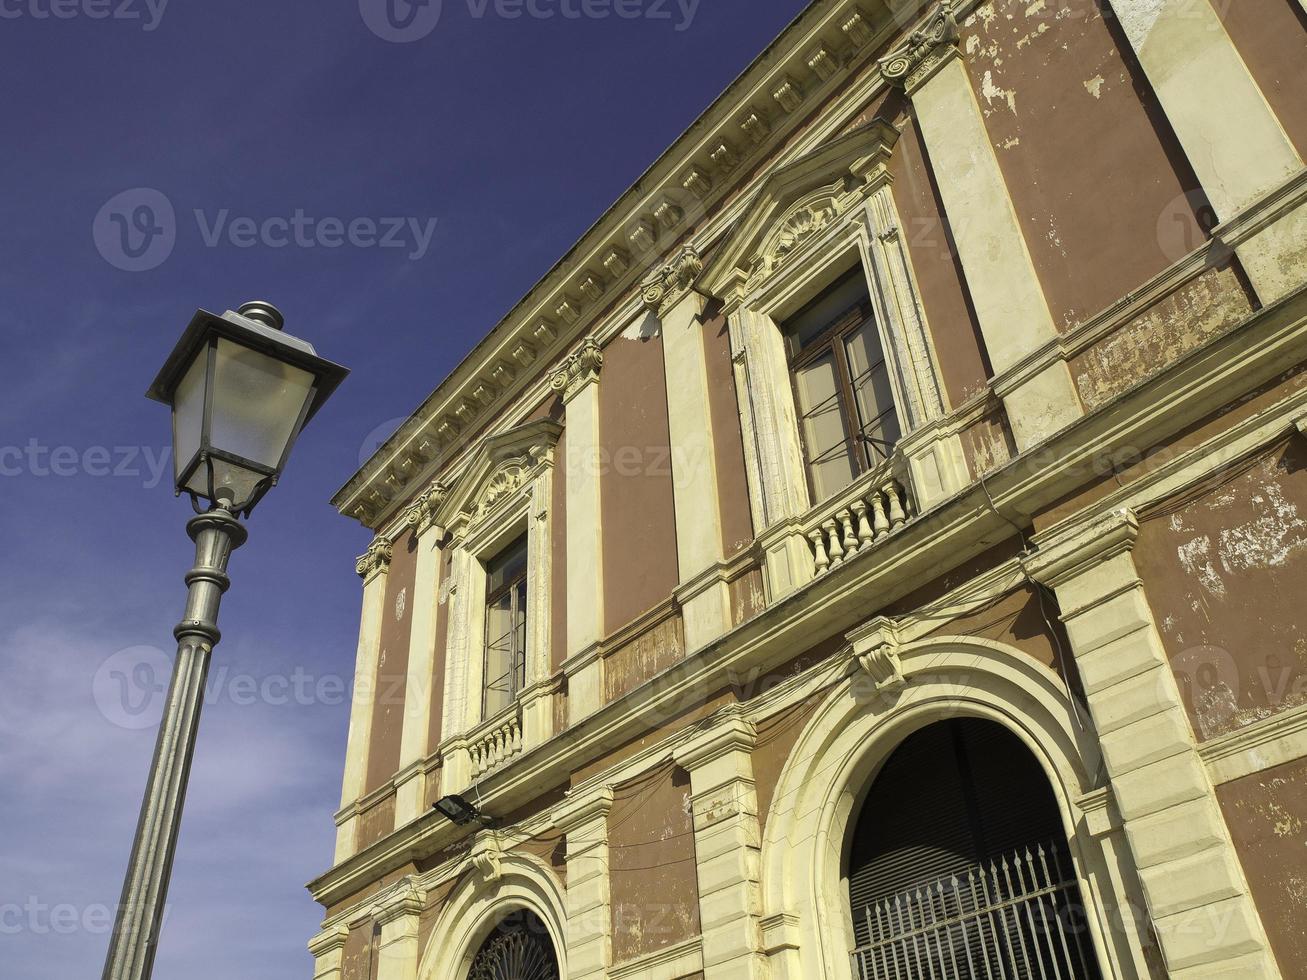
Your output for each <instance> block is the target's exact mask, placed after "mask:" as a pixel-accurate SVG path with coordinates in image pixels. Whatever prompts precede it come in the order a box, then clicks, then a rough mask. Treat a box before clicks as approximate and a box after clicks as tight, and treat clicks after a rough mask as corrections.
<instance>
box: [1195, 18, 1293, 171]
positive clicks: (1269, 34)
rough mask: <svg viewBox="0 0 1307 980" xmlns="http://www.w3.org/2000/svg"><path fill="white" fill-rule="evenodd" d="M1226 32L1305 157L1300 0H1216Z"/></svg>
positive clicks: (1281, 123) (1290, 137) (1286, 130)
mask: <svg viewBox="0 0 1307 980" xmlns="http://www.w3.org/2000/svg"><path fill="white" fill-rule="evenodd" d="M1212 6H1213V7H1215V8H1216V12H1217V15H1218V16H1219V17H1220V18H1221V22H1222V23H1223V24H1225V30H1226V32H1227V33H1228V34H1229V35H1230V39H1231V40H1232V41H1234V46H1235V47H1236V48H1237V49H1238V51H1239V54H1240V55H1241V56H1242V57H1243V60H1244V63H1245V64H1246V65H1247V66H1248V70H1249V71H1250V72H1251V73H1252V76H1253V80H1254V81H1255V82H1257V86H1258V87H1259V88H1260V89H1261V90H1262V93H1263V94H1264V95H1265V96H1266V101H1267V102H1268V103H1270V106H1271V108H1272V109H1273V110H1274V111H1275V114H1276V115H1277V116H1279V117H1280V125H1281V126H1283V127H1284V131H1285V132H1286V133H1288V134H1289V139H1291V140H1293V142H1294V145H1295V146H1297V148H1298V153H1299V155H1301V156H1307V15H1304V13H1303V9H1302V7H1301V5H1299V3H1298V0H1216V2H1215V3H1213V5H1212Z"/></svg>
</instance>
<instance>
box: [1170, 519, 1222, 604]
mask: <svg viewBox="0 0 1307 980" xmlns="http://www.w3.org/2000/svg"><path fill="white" fill-rule="evenodd" d="M1177 555H1178V557H1179V559H1180V566H1181V567H1182V568H1183V569H1184V570H1185V571H1186V572H1188V573H1189V575H1190V577H1192V578H1196V579H1197V580H1198V584H1199V585H1201V586H1202V587H1203V588H1204V589H1205V590H1206V591H1207V592H1208V593H1210V594H1211V595H1214V596H1223V595H1225V583H1224V582H1223V581H1221V576H1220V575H1219V574H1218V573H1217V571H1216V566H1215V565H1213V564H1212V539H1211V538H1209V537H1208V536H1207V535H1205V534H1204V535H1201V536H1199V537H1197V538H1194V539H1193V540H1192V541H1188V542H1186V543H1185V544H1182V545H1180V547H1179V548H1178V549H1177Z"/></svg>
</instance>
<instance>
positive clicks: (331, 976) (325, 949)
mask: <svg viewBox="0 0 1307 980" xmlns="http://www.w3.org/2000/svg"><path fill="white" fill-rule="evenodd" d="M348 939H349V929H348V928H347V927H346V926H332V927H331V928H330V929H324V930H323V931H322V932H320V933H318V934H317V935H316V936H314V937H313V938H312V939H310V940H309V952H310V953H311V954H312V955H313V980H341V967H342V963H341V961H342V960H343V959H344V954H345V943H346V941H347V940H348Z"/></svg>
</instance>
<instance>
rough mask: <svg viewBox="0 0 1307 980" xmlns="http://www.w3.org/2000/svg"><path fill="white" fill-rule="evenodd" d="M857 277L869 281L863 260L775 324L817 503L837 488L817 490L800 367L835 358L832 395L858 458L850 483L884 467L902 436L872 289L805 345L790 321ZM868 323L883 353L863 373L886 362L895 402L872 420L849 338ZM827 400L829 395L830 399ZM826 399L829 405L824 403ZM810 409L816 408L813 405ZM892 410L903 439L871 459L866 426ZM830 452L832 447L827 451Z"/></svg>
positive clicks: (854, 457) (852, 453)
mask: <svg viewBox="0 0 1307 980" xmlns="http://www.w3.org/2000/svg"><path fill="white" fill-rule="evenodd" d="M854 276H857V277H860V281H861V282H863V283H864V285H865V282H866V279H865V277H866V272H865V269H864V267H863V266H862V265H861V263H860V262H859V264H856V265H854V266H853V267H852V268H851V269H850V270H849V271H848V272H846V273H844V274H843V275H840V276H837V277H835V278H834V279H833V280H831V281H830V282H829V283H827V284H826V285H825V286H824V287H822V288H821V289H820V290H819V291H818V292H817V293H815V294H814V295H813V296H812V298H811V299H809V300H808V301H807V303H805V304H804V306H803V307H801V308H799V309H798V310H796V311H795V312H794V313H792V314H791V315H790V316H788V317H786V318H784V319H783V320H781V321H780V322H779V323H777V327H778V329H779V330H780V333H781V336H782V339H783V342H784V345H785V355H786V365H787V367H788V370H789V375H790V387H791V393H792V394H793V397H794V407H795V416H796V419H797V421H798V426H799V433H798V435H799V443H800V446H801V447H802V453H803V463H804V476H805V477H806V479H807V485H808V494H809V499H810V500H811V501H812V502H813V503H814V504H819V503H821V501H822V499H828V498H829V497H830V496H833V495H834V494H835V493H839V490H835V491H834V492H833V493H832V494H828V495H827V496H826V498H822V497H821V495H820V494H819V493H818V491H817V486H816V479H815V475H814V472H813V469H814V464H815V463H816V462H817V460H816V459H814V458H813V455H812V452H811V450H810V449H809V446H808V435H807V431H806V429H807V426H806V425H805V422H806V420H807V418H808V416H809V415H810V414H811V411H809V412H805V411H804V410H803V408H802V404H803V400H802V397H801V394H800V391H799V372H800V371H801V370H802V369H803V368H805V367H810V366H812V365H813V364H815V363H816V362H818V361H820V360H821V359H822V358H823V357H825V356H827V355H828V354H829V355H830V356H831V359H832V361H833V363H834V371H835V380H836V392H835V395H834V396H832V397H834V398H836V399H837V403H838V408H839V411H840V418H841V421H842V422H843V424H844V446H845V449H846V450H847V452H848V454H849V458H850V459H851V460H853V462H854V473H853V477H852V479H851V480H850V481H849V483H850V484H851V483H855V482H857V481H858V480H859V479H861V478H862V477H863V476H865V475H866V474H867V473H870V472H872V471H873V470H875V469H878V468H879V467H880V466H882V465H884V463H885V462H886V461H887V460H888V459H889V458H890V457H891V456H892V455H893V452H894V446H897V445H898V442H901V441H902V439H903V431H902V421H901V410H900V408H899V403H898V392H897V391H895V386H894V380H895V379H894V377H893V371H892V367H893V365H892V364H891V363H890V359H889V355H888V354H887V353H886V352H885V344H884V339H883V337H882V335H881V332H880V323H879V319H878V317H877V314H876V304H875V302H874V301H873V299H872V297H871V291H870V289H867V290H866V293H865V294H864V295H863V298H862V299H860V300H859V301H858V302H856V303H854V304H852V305H850V306H848V307H846V308H845V309H843V310H841V311H840V312H839V313H837V314H836V315H835V316H834V317H833V318H832V319H831V320H830V322H829V323H827V324H826V325H825V326H823V327H822V328H821V329H820V330H818V331H817V333H816V334H814V335H813V336H812V338H811V339H810V340H809V341H808V342H807V344H802V343H801V342H800V340H799V337H798V332H797V330H795V329H793V328H791V327H789V326H788V324H790V323H792V322H793V320H794V319H795V318H796V317H798V316H799V315H801V314H802V313H803V311H804V310H805V309H806V308H808V307H809V306H811V305H813V304H814V303H818V302H820V301H821V300H822V298H823V297H824V296H825V295H826V294H827V293H828V292H829V291H830V290H831V289H833V288H836V287H838V286H839V285H841V284H842V283H843V282H844V280H846V279H849V278H852V277H854ZM864 328H870V329H871V330H872V331H873V332H874V335H875V337H876V346H877V348H878V349H879V352H880V359H879V360H878V361H876V363H875V364H873V365H872V366H871V367H870V368H868V369H867V371H866V372H864V375H863V376H869V375H871V374H872V373H873V372H874V371H875V370H876V369H877V368H881V367H883V369H884V371H885V374H886V377H887V379H888V381H889V384H890V401H891V405H890V407H889V408H888V409H886V410H885V411H882V412H881V413H880V414H879V415H877V416H876V418H874V419H870V420H866V421H864V420H863V419H862V411H861V409H860V408H859V405H858V396H857V390H856V388H855V387H854V382H855V380H856V379H854V377H853V371H852V368H851V367H850V365H849V354H848V347H847V344H848V340H849V339H850V338H851V337H852V336H853V335H854V334H855V333H857V332H858V331H859V330H861V329H864ZM827 401H829V399H827ZM822 404H825V402H823V403H822ZM812 411H815V409H813V410H812ZM890 415H892V416H893V417H894V419H895V422H896V423H897V426H898V428H899V438H898V440H896V442H895V443H894V445H892V446H887V447H886V448H885V450H884V452H883V453H882V455H881V457H880V458H879V459H872V456H873V453H872V451H871V449H870V443H871V442H872V440H871V439H870V438H869V437H868V436H867V435H866V430H867V429H868V428H870V427H872V426H873V425H875V424H876V423H877V422H879V421H880V420H882V419H884V418H886V417H887V416H890ZM827 452H829V450H827Z"/></svg>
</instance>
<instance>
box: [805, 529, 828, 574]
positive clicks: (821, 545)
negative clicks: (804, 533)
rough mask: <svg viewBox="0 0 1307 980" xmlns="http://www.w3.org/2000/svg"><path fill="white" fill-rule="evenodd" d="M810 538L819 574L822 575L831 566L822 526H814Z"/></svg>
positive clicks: (809, 534) (809, 533)
mask: <svg viewBox="0 0 1307 980" xmlns="http://www.w3.org/2000/svg"><path fill="white" fill-rule="evenodd" d="M808 540H809V541H811V542H812V554H813V559H814V561H815V562H816V568H817V574H818V575H820V574H821V573H822V572H824V571H826V569H828V568H830V556H829V555H827V554H826V538H825V535H823V534H822V533H821V528H814V529H813V530H811V531H809V532H808Z"/></svg>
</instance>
